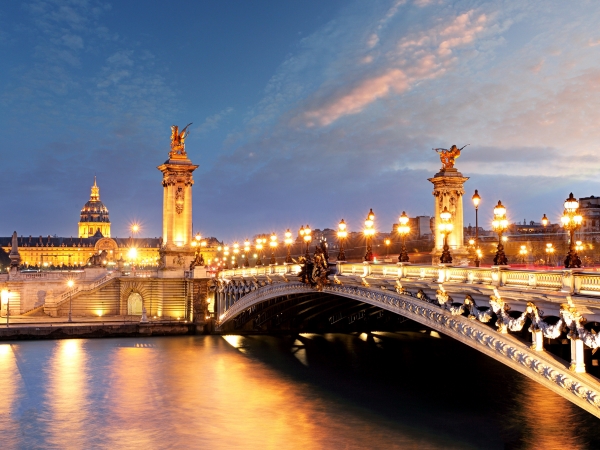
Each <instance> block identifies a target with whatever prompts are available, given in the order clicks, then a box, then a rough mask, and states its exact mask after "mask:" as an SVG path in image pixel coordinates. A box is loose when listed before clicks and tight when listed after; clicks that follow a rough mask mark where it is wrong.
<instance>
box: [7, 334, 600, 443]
mask: <svg viewBox="0 0 600 450" xmlns="http://www.w3.org/2000/svg"><path fill="white" fill-rule="evenodd" d="M432 334H433V336H431V335H430V334H429V333H419V332H399V333H372V334H364V333H363V334H358V333H356V334H325V335H316V334H301V335H299V336H294V337H276V336H223V337H221V336H185V337H168V338H157V337H155V338H127V339H96V340H93V339H90V340H85V339H71V340H62V341H36V342H18V343H10V344H8V343H3V344H0V398H1V401H0V448H2V449H13V448H14V449H35V448H43V449H65V448H77V449H83V448H111V449H116V448H132V449H135V448H140V449H142V448H143V449H168V448H177V449H186V448H198V449H200V448H211V449H231V448H239V449H311V448H317V449H354V448H356V449H363V448H364V449H370V448H380V449H395V448H397V449H411V448H415V449H416V448H418V449H429V448H431V449H437V448H439V449H449V448H490V449H493V448H498V449H504V448H544V449H565V448H570V449H576V448H600V430H599V429H600V427H599V425H600V422H599V421H598V419H596V418H594V417H593V416H591V415H590V414H588V413H586V412H584V411H583V410H580V409H579V408H577V407H576V406H574V405H572V404H571V403H569V402H567V401H566V400H564V399H563V398H561V397H559V396H557V395H555V394H554V393H552V392H551V391H549V390H547V389H546V388H544V387H542V386H540V385H538V384H536V383H534V382H532V381H530V380H529V379H527V378H525V377H523V376H522V375H520V374H518V373H516V372H514V371H512V370H511V369H508V368H506V367H505V366H503V365H501V364H500V363H497V362H496V361H494V360H492V359H490V358H488V357H486V356H484V355H482V354H479V353H478V352H476V351H474V350H472V349H470V348H468V347H466V346H464V345H462V344H460V343H457V342H455V341H453V340H451V339H449V338H444V337H442V338H440V337H438V336H437V335H436V333H432Z"/></svg>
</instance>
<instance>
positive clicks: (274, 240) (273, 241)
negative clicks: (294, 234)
mask: <svg viewBox="0 0 600 450" xmlns="http://www.w3.org/2000/svg"><path fill="white" fill-rule="evenodd" d="M269 247H271V261H269V264H271V265H272V266H274V265H275V264H277V260H276V259H275V249H276V248H277V235H276V234H275V233H272V234H271V237H270V241H269Z"/></svg>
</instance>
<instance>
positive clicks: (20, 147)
mask: <svg viewBox="0 0 600 450" xmlns="http://www.w3.org/2000/svg"><path fill="white" fill-rule="evenodd" d="M598 23H600V5H598V3H597V2H593V1H587V2H586V1H580V2H561V1H522V0H520V1H510V0H507V1H503V2H485V1H476V0H471V1H454V2H451V1H436V0H414V1H409V0H406V1H395V0H386V1H384V0H372V1H368V2H367V1H354V2H352V1H333V0H331V1H329V0H328V1H325V2H324V1H307V0H303V1H294V0H289V1H285V2H281V1H255V2H242V1H237V2H234V1H218V2H217V1H214V2H209V1H203V2H184V1H169V2H166V1H143V2H142V1H138V2H113V3H109V2H104V1H92V0H89V1H86V0H71V1H52V0H46V1H37V0H36V1H22V2H21V1H6V2H2V4H1V5H0V54H1V55H2V58H1V59H0V118H1V120H0V149H2V166H3V169H4V170H3V176H2V177H0V192H2V193H3V195H2V205H3V207H2V213H1V215H0V234H2V235H9V234H10V233H11V232H12V231H13V230H15V229H16V230H17V231H18V232H19V234H23V235H29V234H32V235H39V234H43V235H47V234H58V235H63V236H70V235H75V234H76V233H77V229H76V223H77V220H78V213H79V209H80V208H81V207H82V206H83V204H84V203H85V202H86V201H87V199H88V197H89V187H90V186H91V184H92V182H93V177H94V174H96V175H97V177H98V183H99V186H100V189H101V191H100V192H101V198H102V200H103V201H104V202H105V204H106V205H107V206H108V208H109V210H110V214H111V221H112V223H113V235H116V236H126V235H128V229H127V227H128V224H129V223H131V222H132V221H134V220H137V221H141V222H142V224H143V234H144V235H146V236H159V235H160V232H161V231H160V230H161V220H162V218H161V211H162V193H161V190H162V186H161V174H160V172H159V171H158V170H157V169H156V166H157V165H159V164H161V163H162V162H163V161H164V160H165V159H166V157H167V154H168V150H169V135H170V125H172V124H178V125H180V126H183V125H185V124H187V123H189V122H193V123H194V125H193V126H192V127H191V134H190V136H189V138H188V139H187V141H186V144H187V151H188V154H189V155H190V157H191V159H192V160H193V162H194V163H196V164H200V168H199V169H198V170H197V171H196V173H195V180H196V184H195V186H194V227H195V229H196V230H200V231H201V232H202V233H203V234H205V235H214V236H217V237H219V238H221V239H225V240H228V241H230V240H241V239H243V238H245V237H248V236H252V235H253V234H255V233H260V232H271V231H276V232H282V231H283V230H285V228H288V227H289V228H291V229H294V230H295V229H297V228H299V226H300V225H301V224H306V223H309V224H310V225H311V226H312V227H319V228H324V227H332V228H333V227H335V225H336V224H337V222H338V221H339V220H340V219H341V218H344V219H345V220H346V222H348V223H349V226H350V228H351V229H358V228H359V227H360V224H361V223H362V221H363V220H364V216H366V213H367V212H368V210H369V208H373V209H374V211H375V213H376V215H377V227H378V228H379V229H380V230H382V231H389V230H390V228H391V224H392V223H393V222H394V221H395V220H396V219H397V217H398V215H399V214H400V213H401V212H402V211H403V210H406V212H407V213H408V214H409V215H411V216H415V215H429V214H431V213H432V210H433V199H432V196H431V190H432V186H431V184H430V183H429V182H428V181H427V178H428V177H431V176H433V175H434V174H435V173H436V172H437V171H438V169H439V167H440V162H439V159H438V158H437V155H436V154H435V153H434V152H433V151H432V150H431V149H432V148H433V147H445V148H449V147H450V146H451V145H452V144H457V145H459V146H463V145H465V144H470V145H469V147H467V148H466V149H465V151H464V152H463V154H462V155H461V157H460V158H459V159H458V160H457V164H456V165H457V167H458V169H459V170H461V171H462V173H463V174H464V175H465V176H468V177H471V179H470V180H469V181H468V182H467V183H466V186H465V188H466V191H467V198H470V196H471V195H472V192H473V190H474V189H478V190H479V192H480V194H481V196H482V198H483V200H482V204H481V206H480V210H481V219H482V222H484V224H485V221H487V220H489V219H491V214H492V208H493V206H494V204H495V203H496V202H497V200H498V199H501V200H502V202H503V203H504V204H505V205H506V206H507V208H508V214H509V216H510V218H511V219H512V220H523V219H524V218H526V219H527V220H539V218H541V216H542V214H544V213H546V214H548V217H549V218H551V219H552V220H553V221H556V220H557V219H558V216H559V214H560V213H561V212H562V206H561V205H562V202H563V201H564V199H565V198H566V197H567V196H568V194H569V192H571V191H573V192H574V194H575V195H576V196H588V195H600V185H599V183H598V181H597V179H598V177H597V173H598V167H599V165H598V149H597V146H598V142H600V141H599V138H600V136H599V135H600V127H599V119H600V90H599V86H600V57H599V56H600V55H599V52H600V29H598V27H597V24H598ZM469 222H474V214H473V213H472V211H470V209H468V208H467V211H466V213H465V223H467V224H468V223H469Z"/></svg>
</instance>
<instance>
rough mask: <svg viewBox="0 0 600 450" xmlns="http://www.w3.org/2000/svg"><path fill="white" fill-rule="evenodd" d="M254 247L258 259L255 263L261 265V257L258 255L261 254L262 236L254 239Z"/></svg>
mask: <svg viewBox="0 0 600 450" xmlns="http://www.w3.org/2000/svg"><path fill="white" fill-rule="evenodd" d="M255 248H256V254H257V255H258V259H257V260H256V265H257V266H262V265H263V263H262V259H261V257H260V255H262V250H263V244H262V238H258V239H257V240H256V245H255Z"/></svg>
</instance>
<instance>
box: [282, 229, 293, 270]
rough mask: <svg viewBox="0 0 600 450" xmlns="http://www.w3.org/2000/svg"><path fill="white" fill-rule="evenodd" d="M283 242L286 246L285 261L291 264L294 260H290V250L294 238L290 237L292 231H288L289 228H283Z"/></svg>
mask: <svg viewBox="0 0 600 450" xmlns="http://www.w3.org/2000/svg"><path fill="white" fill-rule="evenodd" d="M283 242H285V246H286V247H287V255H286V256H285V263H286V264H292V263H293V262H294V261H292V253H291V251H292V243H293V242H294V240H293V239H292V232H291V231H290V229H289V228H288V229H287V230H285V240H284V241H283Z"/></svg>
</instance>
